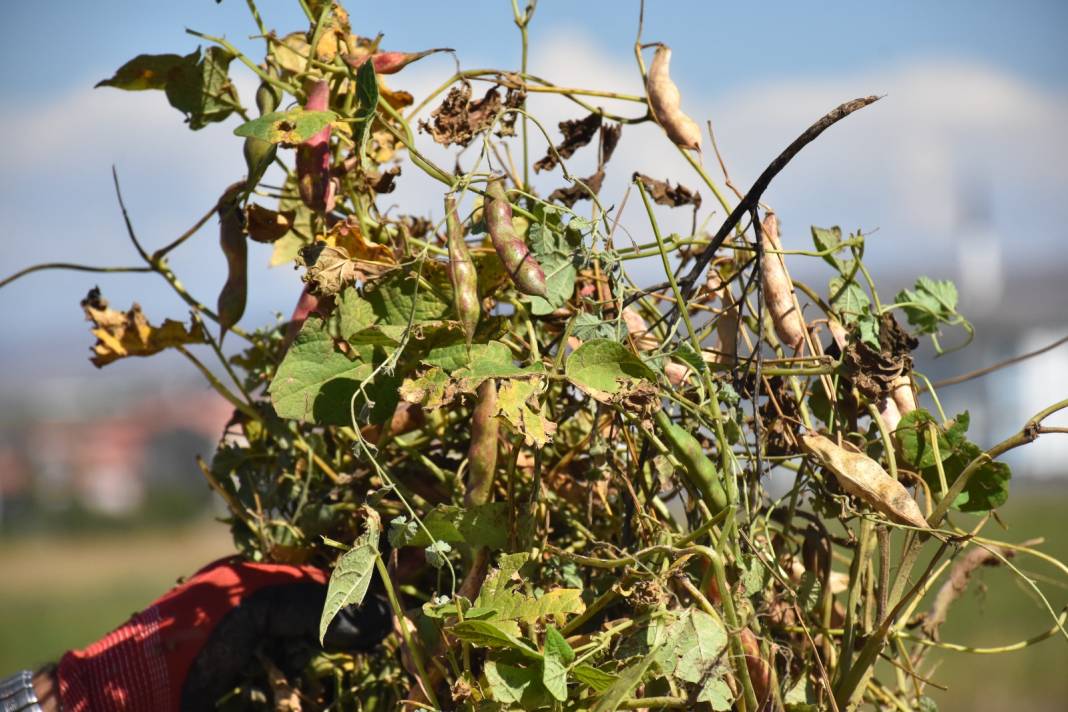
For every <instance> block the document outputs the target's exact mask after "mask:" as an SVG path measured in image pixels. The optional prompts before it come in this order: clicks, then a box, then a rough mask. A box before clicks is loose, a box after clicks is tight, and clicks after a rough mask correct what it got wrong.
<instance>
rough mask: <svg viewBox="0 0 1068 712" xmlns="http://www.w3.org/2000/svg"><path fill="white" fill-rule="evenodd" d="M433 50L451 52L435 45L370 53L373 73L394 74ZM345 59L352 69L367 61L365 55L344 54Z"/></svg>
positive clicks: (432, 52)
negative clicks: (420, 48)
mask: <svg viewBox="0 0 1068 712" xmlns="http://www.w3.org/2000/svg"><path fill="white" fill-rule="evenodd" d="M435 52H452V50H451V49H449V48H448V47H435V48H434V49H427V50H423V51H422V52H396V51H393V52H375V53H374V54H373V55H371V62H372V64H374V67H375V74H396V73H397V72H399V71H400V70H402V69H404V68H405V67H407V66H408V65H409V64H411V63H412V62H414V61H416V60H419V59H422V58H423V57H426V56H427V55H430V54H434V53H435ZM345 61H346V62H348V64H349V66H351V67H352V68H354V69H357V68H359V67H360V65H362V64H364V63H366V62H367V55H366V54H364V55H362V56H353V55H345Z"/></svg>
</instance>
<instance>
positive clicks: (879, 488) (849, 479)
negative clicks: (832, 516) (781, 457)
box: [801, 432, 928, 529]
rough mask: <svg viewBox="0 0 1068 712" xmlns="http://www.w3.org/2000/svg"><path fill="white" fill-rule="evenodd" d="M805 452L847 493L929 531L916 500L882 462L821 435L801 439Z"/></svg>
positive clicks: (892, 517) (810, 435)
mask: <svg viewBox="0 0 1068 712" xmlns="http://www.w3.org/2000/svg"><path fill="white" fill-rule="evenodd" d="M801 443H802V445H803V446H804V448H805V450H806V451H808V452H809V453H811V454H813V455H815V456H816V459H818V460H819V461H820V464H822V465H823V467H824V468H825V469H827V470H830V471H831V472H833V473H834V476H835V479H837V480H838V484H839V485H840V486H841V487H842V489H843V490H845V491H846V492H848V493H849V494H851V495H853V496H854V497H857V498H858V499H860V500H861V501H862V502H864V503H865V504H867V505H869V506H871V507H873V508H874V509H875V510H876V511H879V512H882V513H883V514H885V515H886V516H887V517H889V518H890V519H892V520H894V521H897V522H900V523H902V524H909V525H911V526H914V527H918V528H920V529H927V528H928V527H927V520H926V519H924V518H923V514H922V513H921V512H920V507H919V505H918V504H916V500H914V499H913V498H912V496H911V495H909V492H908V490H907V489H905V487H904V485H902V484H901V483H900V482H898V481H897V480H895V479H894V478H893V477H891V476H890V475H888V474H887V473H886V470H884V469H883V468H882V467H881V466H880V465H879V463H878V462H876V461H875V460H873V459H871V458H870V457H868V456H867V455H863V454H861V453H859V452H850V451H849V450H846V449H845V448H842V447H839V446H838V445H836V444H835V443H834V442H833V441H831V440H829V439H828V438H825V437H824V436H822V435H819V434H818V433H813V432H807V433H804V434H802V435H801Z"/></svg>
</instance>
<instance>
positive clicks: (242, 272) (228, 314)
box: [215, 183, 248, 341]
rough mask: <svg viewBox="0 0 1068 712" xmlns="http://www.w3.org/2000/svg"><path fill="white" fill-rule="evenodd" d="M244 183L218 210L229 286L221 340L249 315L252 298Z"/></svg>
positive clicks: (223, 298)
mask: <svg viewBox="0 0 1068 712" xmlns="http://www.w3.org/2000/svg"><path fill="white" fill-rule="evenodd" d="M242 188H243V184H241V183H236V184H234V185H232V186H230V187H229V188H227V190H226V192H225V193H224V194H223V196H222V198H220V199H219V203H218V205H217V206H216V208H215V211H216V213H218V215H219V247H221V248H222V252H223V255H224V256H225V257H226V268H227V277H226V284H224V285H223V288H222V291H220V292H219V300H218V302H217V309H218V316H219V327H220V329H221V331H220V334H219V340H220V341H221V340H222V338H223V337H224V336H225V335H226V332H227V331H228V330H229V329H230V327H232V326H233V325H234V324H236V323H237V322H238V321H239V320H240V319H241V316H242V315H243V314H244V313H245V302H246V300H247V298H248V242H247V241H246V240H245V226H244V219H243V217H242V213H241V210H240V208H238V205H237V197H238V195H239V194H240V192H241V189H242Z"/></svg>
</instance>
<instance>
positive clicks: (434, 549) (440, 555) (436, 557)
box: [423, 540, 452, 569]
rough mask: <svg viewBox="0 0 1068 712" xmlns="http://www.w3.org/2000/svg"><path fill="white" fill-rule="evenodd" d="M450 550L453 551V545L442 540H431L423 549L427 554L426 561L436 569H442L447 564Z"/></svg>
mask: <svg viewBox="0 0 1068 712" xmlns="http://www.w3.org/2000/svg"><path fill="white" fill-rule="evenodd" d="M450 551H452V547H451V546H449V544H448V543H447V542H444V541H440V540H439V541H432V542H430V544H429V545H428V546H426V547H425V548H424V549H423V552H424V553H425V554H426V562H427V563H428V564H430V565H431V566H433V567H434V568H435V569H440V568H441V567H442V566H444V565H445V562H446V561H447V560H448V555H449V552H450Z"/></svg>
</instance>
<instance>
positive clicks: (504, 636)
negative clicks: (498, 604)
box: [450, 620, 542, 662]
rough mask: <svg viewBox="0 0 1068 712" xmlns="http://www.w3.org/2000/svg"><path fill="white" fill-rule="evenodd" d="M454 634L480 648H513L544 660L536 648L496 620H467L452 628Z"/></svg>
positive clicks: (525, 655) (529, 656) (530, 657)
mask: <svg viewBox="0 0 1068 712" xmlns="http://www.w3.org/2000/svg"><path fill="white" fill-rule="evenodd" d="M450 630H451V632H452V634H453V635H454V636H456V637H457V638H459V639H460V640H463V641H466V642H468V643H471V644H472V645H476V646H478V647H480V648H491V649H495V650H513V651H515V652H517V653H520V654H521V655H523V656H524V657H527V658H529V659H531V660H537V661H539V662H540V661H541V660H542V654H541V653H539V652H538V651H537V650H534V649H533V648H532V647H530V645H528V644H527V643H526V642H525V641H523V640H520V639H519V638H518V637H516V636H515V635H514V634H512V633H511V632H509V631H507V630H505V629H504V627H502V626H501V625H500V624H499V623H497V622H495V621H472V620H465V621H462V622H460V623H457V624H456V625H454V626H453V627H452V628H451V629H450Z"/></svg>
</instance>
